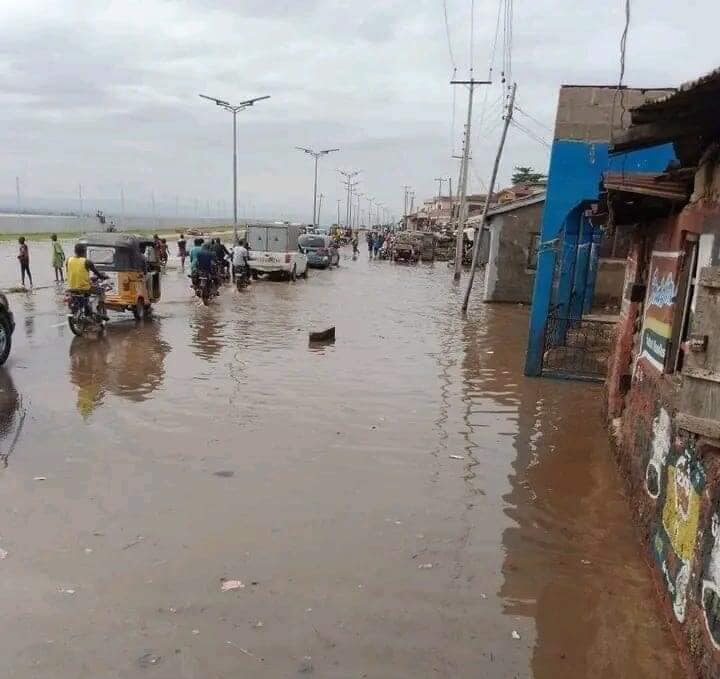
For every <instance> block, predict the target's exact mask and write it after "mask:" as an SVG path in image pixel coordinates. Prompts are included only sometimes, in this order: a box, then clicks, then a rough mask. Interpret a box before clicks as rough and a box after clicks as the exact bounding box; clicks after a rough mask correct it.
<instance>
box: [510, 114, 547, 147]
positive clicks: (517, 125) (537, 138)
mask: <svg viewBox="0 0 720 679" xmlns="http://www.w3.org/2000/svg"><path fill="white" fill-rule="evenodd" d="M510 124H511V125H512V126H513V127H515V128H517V129H518V130H520V131H521V132H523V133H524V134H526V135H527V136H528V137H530V139H532V140H533V141H536V142H537V143H538V144H542V145H543V146H545V147H546V148H550V144H549V143H548V142H547V140H545V139H543V138H542V137H540V136H538V135H536V134H535V133H534V132H533V131H532V130H529V129H528V128H527V127H525V126H524V125H521V124H520V123H518V122H517V121H516V120H512V121H511V123H510Z"/></svg>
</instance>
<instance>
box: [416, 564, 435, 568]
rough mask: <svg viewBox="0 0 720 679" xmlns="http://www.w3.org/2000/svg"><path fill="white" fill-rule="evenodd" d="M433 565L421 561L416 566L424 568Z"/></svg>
mask: <svg viewBox="0 0 720 679" xmlns="http://www.w3.org/2000/svg"><path fill="white" fill-rule="evenodd" d="M432 567H433V565H432V564H431V563H421V564H419V565H418V568H421V569H425V568H432Z"/></svg>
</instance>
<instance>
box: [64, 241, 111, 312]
mask: <svg viewBox="0 0 720 679" xmlns="http://www.w3.org/2000/svg"><path fill="white" fill-rule="evenodd" d="M65 268H66V270H67V276H66V281H67V289H68V292H70V294H75V295H83V296H84V297H85V310H86V312H87V313H88V314H91V313H93V311H92V308H91V306H90V297H91V296H92V295H98V296H99V297H100V298H101V299H102V294H103V291H102V289H101V288H98V287H97V286H95V285H93V281H92V279H91V278H90V274H91V273H92V274H94V275H95V277H96V278H97V279H99V280H106V279H107V276H106V275H105V274H104V273H103V272H102V271H98V269H97V267H96V266H95V265H94V264H93V263H92V262H91V261H90V260H89V259H88V258H87V246H86V245H85V244H84V243H77V244H76V245H75V255H74V256H73V257H70V258H68V260H67V261H66V262H65ZM97 313H98V315H99V316H100V318H102V319H103V320H104V321H107V320H109V319H108V316H107V314H106V313H105V310H104V309H102V311H100V309H98V312H97Z"/></svg>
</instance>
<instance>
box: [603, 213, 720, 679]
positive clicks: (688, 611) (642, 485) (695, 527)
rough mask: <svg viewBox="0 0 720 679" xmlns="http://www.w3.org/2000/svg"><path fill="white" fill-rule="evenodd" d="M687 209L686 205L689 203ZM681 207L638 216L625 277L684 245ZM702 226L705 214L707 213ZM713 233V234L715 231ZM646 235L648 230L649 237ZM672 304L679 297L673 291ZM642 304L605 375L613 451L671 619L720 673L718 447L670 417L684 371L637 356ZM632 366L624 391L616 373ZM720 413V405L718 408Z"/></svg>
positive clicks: (702, 668)
mask: <svg viewBox="0 0 720 679" xmlns="http://www.w3.org/2000/svg"><path fill="white" fill-rule="evenodd" d="M691 209H693V208H686V210H685V212H687V211H688V210H691ZM688 221H689V220H688V217H687V215H683V214H681V215H679V216H678V218H677V219H675V218H670V219H668V220H666V221H665V222H659V223H655V224H646V225H641V227H640V230H639V235H638V238H637V240H636V242H635V244H634V246H633V250H632V253H631V256H630V257H629V259H628V278H627V279H626V281H627V282H630V281H631V280H634V279H635V278H636V279H637V280H638V281H640V282H643V283H645V284H649V281H648V280H647V278H648V275H649V268H650V267H649V264H650V261H651V257H652V256H653V255H652V253H653V252H655V253H657V252H658V251H662V252H668V251H677V250H679V249H681V248H682V242H683V238H684V235H683V232H684V231H685V230H686V228H687V226H688ZM703 224H704V228H703V230H706V227H707V226H708V221H707V220H705V221H704V222H703ZM716 237H717V236H716ZM642 238H648V239H649V240H648V242H647V243H645V244H644V243H643V242H642ZM672 300H673V301H672V302H671V303H672V305H673V306H674V305H676V304H677V303H678V300H677V296H675V297H673V298H672ZM643 307H644V304H643V303H631V302H629V300H627V299H624V300H623V306H622V320H621V323H620V326H619V330H618V341H617V343H616V347H615V352H614V355H613V358H612V360H611V363H610V370H609V375H608V381H607V399H608V400H607V408H608V413H609V415H610V416H611V417H616V416H617V415H618V414H619V413H620V412H622V416H621V419H620V426H619V432H618V437H617V443H618V446H617V449H616V453H617V458H618V462H619V465H620V468H621V469H622V471H623V474H624V476H625V478H626V479H627V484H628V488H629V491H630V493H629V497H630V502H631V504H632V507H633V510H634V513H635V515H636V517H637V520H638V524H639V526H640V529H641V532H642V536H643V539H644V542H645V545H646V547H647V549H648V554H649V557H650V563H651V565H652V568H653V570H652V572H653V578H654V579H655V581H656V584H657V588H658V591H659V592H660V594H661V598H662V601H663V606H664V608H665V611H666V614H667V617H668V620H670V621H671V624H672V627H673V631H674V632H675V634H676V636H677V638H678V640H679V641H680V643H681V645H682V646H683V647H684V648H686V649H687V651H688V653H689V655H690V657H691V659H692V661H693V665H694V667H695V668H696V669H697V671H698V675H699V676H700V677H702V679H711V678H712V679H717V678H718V677H720V450H719V449H718V448H716V447H715V446H714V444H713V443H712V442H709V441H707V440H703V439H702V438H699V437H697V436H695V435H694V434H692V433H690V432H687V431H684V430H682V429H680V428H679V427H678V426H677V424H676V422H675V416H676V414H677V410H678V405H679V395H680V385H681V380H682V379H683V378H682V376H681V375H680V374H663V373H662V372H661V370H660V369H659V368H658V367H657V366H656V365H653V363H652V362H651V361H649V360H647V359H646V358H645V357H644V356H642V355H640V353H641V352H640V337H641V335H640V329H641V325H642V315H641V314H642V310H643ZM623 374H626V375H627V374H631V375H632V382H631V385H630V389H629V391H628V393H627V394H626V395H625V396H623V394H622V393H621V390H620V377H621V375H623ZM717 416H718V417H719V418H720V413H717Z"/></svg>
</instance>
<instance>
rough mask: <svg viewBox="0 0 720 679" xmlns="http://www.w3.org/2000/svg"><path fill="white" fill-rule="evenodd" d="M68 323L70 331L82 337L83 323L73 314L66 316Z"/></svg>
mask: <svg viewBox="0 0 720 679" xmlns="http://www.w3.org/2000/svg"><path fill="white" fill-rule="evenodd" d="M68 325H69V326H70V332H72V334H73V335H75V336H76V337H82V336H83V335H84V334H85V327H84V324H81V323H78V321H77V319H76V318H75V317H74V316H68Z"/></svg>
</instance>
